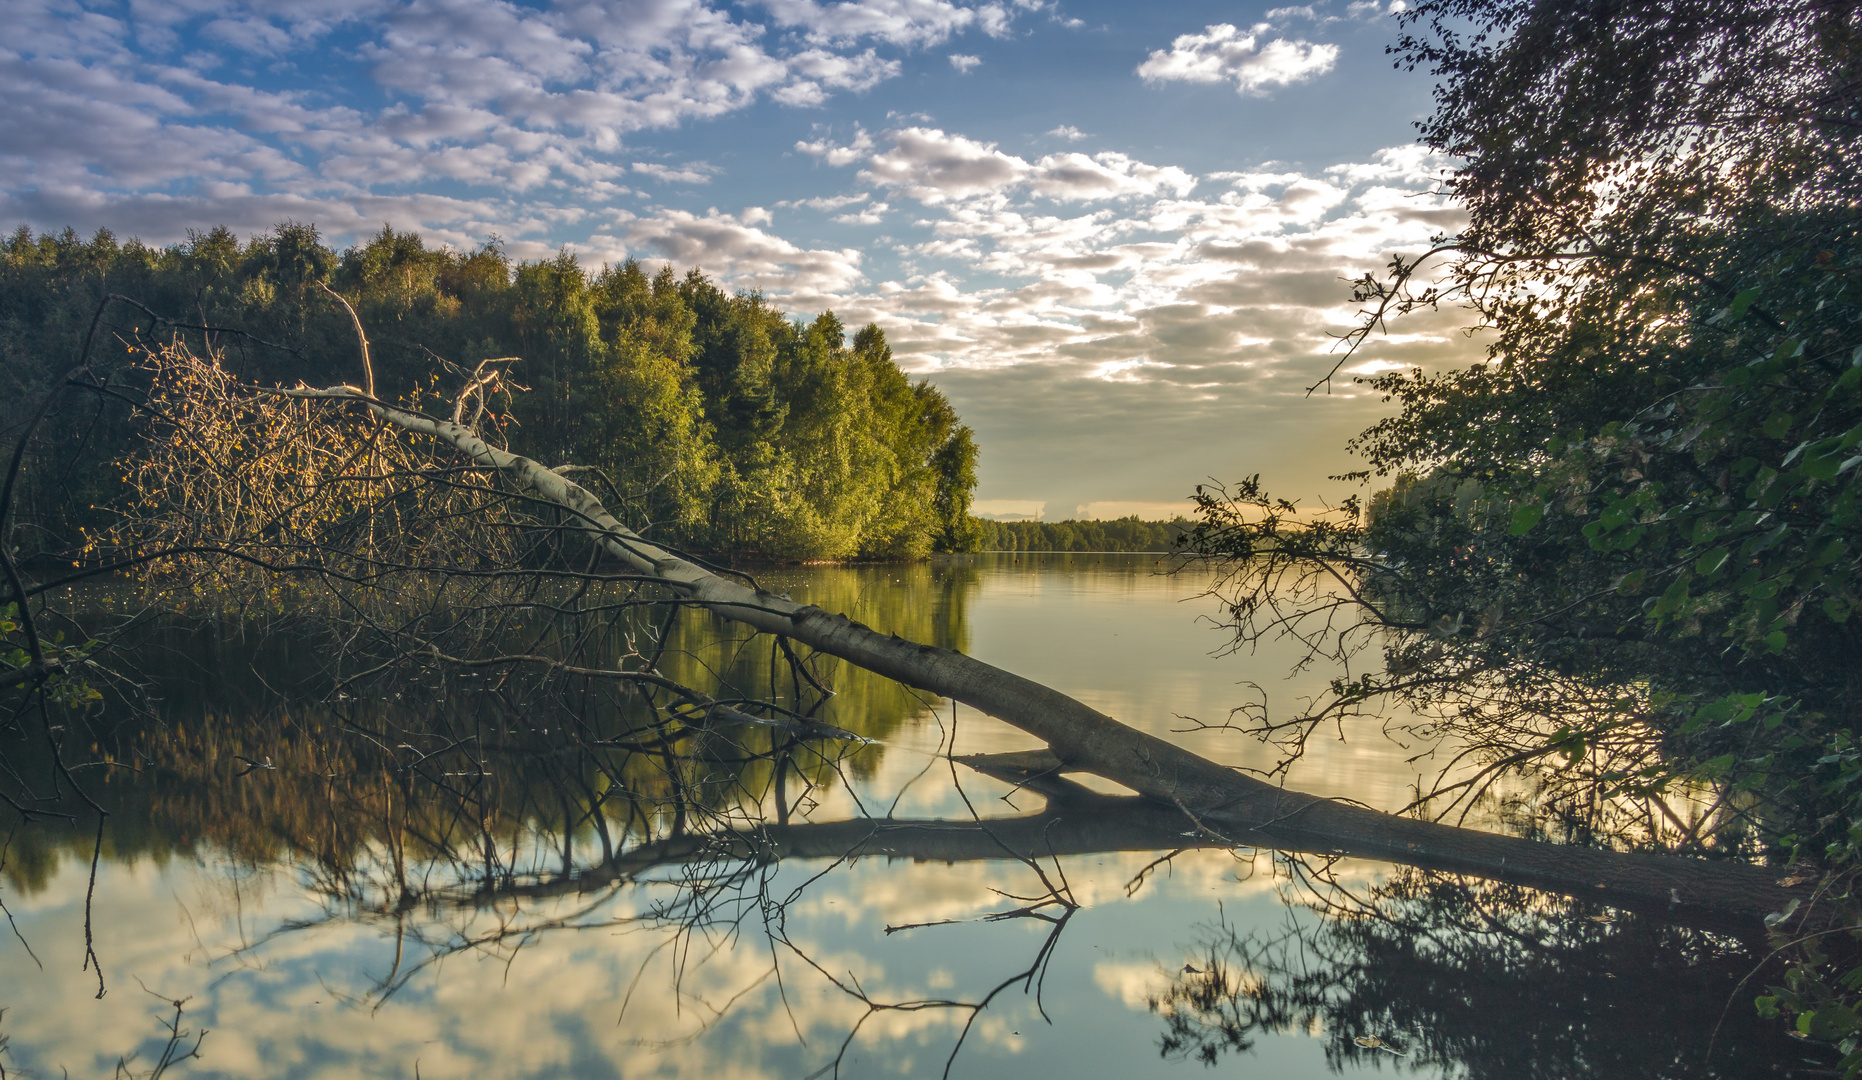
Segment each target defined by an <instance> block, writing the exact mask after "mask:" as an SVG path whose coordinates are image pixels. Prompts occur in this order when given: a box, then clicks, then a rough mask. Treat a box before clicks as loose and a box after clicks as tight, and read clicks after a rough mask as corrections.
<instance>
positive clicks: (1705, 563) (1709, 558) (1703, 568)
mask: <svg viewBox="0 0 1862 1080" xmlns="http://www.w3.org/2000/svg"><path fill="white" fill-rule="evenodd" d="M1728 554H1729V552H1728V551H1727V550H1726V549H1725V548H1723V547H1717V548H1714V549H1713V550H1712V551H1709V552H1707V553H1706V554H1705V555H1702V556H1701V557H1700V560H1699V561H1698V562H1696V563H1695V564H1694V569H1695V570H1696V571H1698V572H1699V573H1700V575H1701V576H1702V577H1708V576H1711V575H1713V574H1717V573H1719V572H1720V567H1722V566H1725V565H1726V557H1727V555H1728Z"/></svg>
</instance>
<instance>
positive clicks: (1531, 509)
mask: <svg viewBox="0 0 1862 1080" xmlns="http://www.w3.org/2000/svg"><path fill="white" fill-rule="evenodd" d="M1544 516H1545V505H1544V504H1543V503H1527V504H1526V505H1524V506H1522V507H1520V508H1518V509H1517V510H1514V511H1513V525H1512V527H1511V528H1510V529H1509V530H1508V531H1509V532H1511V533H1512V534H1513V535H1514V536H1524V535H1526V534H1527V533H1529V532H1531V531H1532V527H1533V526H1534V525H1537V524H1538V523H1539V520H1540V519H1541V518H1543V517H1544Z"/></svg>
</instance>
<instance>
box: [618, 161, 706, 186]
mask: <svg viewBox="0 0 1862 1080" xmlns="http://www.w3.org/2000/svg"><path fill="white" fill-rule="evenodd" d="M629 167H630V168H632V169H633V171H635V172H637V173H640V174H641V175H643V176H650V177H652V178H653V179H655V180H658V181H660V182H661V183H665V184H709V183H711V178H712V176H714V175H715V174H717V173H718V172H719V169H718V167H717V166H715V165H707V164H705V163H704V162H702V161H691V162H687V163H686V164H684V165H660V164H657V163H655V162H650V161H636V162H634V163H633V165H631V166H629Z"/></svg>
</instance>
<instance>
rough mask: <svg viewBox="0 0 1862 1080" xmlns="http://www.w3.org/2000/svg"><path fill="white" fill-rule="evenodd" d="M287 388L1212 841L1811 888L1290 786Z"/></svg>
mask: <svg viewBox="0 0 1862 1080" xmlns="http://www.w3.org/2000/svg"><path fill="white" fill-rule="evenodd" d="M280 393H283V394H286V395H288V396H291V397H296V398H313V399H325V400H348V401H354V402H357V403H358V404H361V405H363V406H364V407H366V408H367V409H368V410H369V411H370V412H371V413H373V414H374V415H376V416H378V417H380V418H381V419H383V420H385V421H387V422H389V423H391V424H394V425H395V426H397V427H399V428H401V429H403V430H406V431H409V432H413V433H416V434H420V435H426V436H429V437H432V438H434V439H436V440H438V441H440V442H442V443H445V444H446V445H448V446H450V447H452V448H453V449H454V450H456V451H457V452H459V453H460V454H462V455H464V456H465V457H466V458H468V459H469V460H471V461H472V462H473V463H474V464H475V465H477V466H479V467H482V468H485V469H487V470H493V471H496V472H498V473H500V474H502V475H504V476H505V477H506V478H507V479H509V480H510V481H512V482H514V483H516V484H517V485H519V486H520V487H522V488H527V489H528V490H529V491H531V492H532V493H534V495H535V496H536V497H537V498H539V499H541V500H542V501H545V502H547V503H549V504H551V505H554V506H556V507H559V508H561V509H562V510H564V511H566V512H567V513H569V514H570V515H571V516H572V518H573V519H574V522H575V526H574V527H575V528H578V529H580V530H581V531H582V532H584V533H585V534H587V536H588V537H589V538H590V539H591V540H592V541H593V542H594V543H596V544H597V545H599V546H600V547H601V548H602V549H604V550H605V551H606V552H607V553H608V554H609V555H611V556H613V557H614V558H616V559H619V560H620V561H621V562H623V563H625V564H626V565H627V566H629V567H630V568H632V569H633V570H635V571H637V572H639V573H641V574H646V575H651V576H653V577H654V578H656V579H657V580H659V581H660V582H662V583H663V584H665V585H666V586H667V587H668V588H670V589H672V590H674V591H676V592H678V593H679V594H681V595H682V596H684V597H686V598H689V599H690V600H693V601H695V602H697V603H699V604H702V605H703V606H705V607H707V608H709V609H710V610H711V611H713V612H716V613H717V614H718V615H721V616H723V617H724V618H727V619H731V620H734V621H736V622H739V623H743V624H745V625H748V626H751V627H754V628H755V629H757V630H761V631H765V632H767V633H771V634H780V635H784V636H787V637H790V638H793V639H795V640H796V641H800V642H803V643H805V644H807V645H809V646H810V647H812V648H814V649H816V650H817V651H819V652H823V653H826V654H828V655H830V656H835V657H838V658H840V659H842V660H845V661H847V662H849V663H852V664H855V665H858V666H859V667H862V668H865V669H867V670H869V671H872V672H875V673H877V674H880V675H884V676H886V677H888V678H891V679H895V680H897V681H899V682H901V683H904V684H906V685H907V686H911V687H914V688H917V689H921V690H926V691H929V692H931V693H933V694H937V695H939V696H942V697H946V698H950V699H952V700H954V701H958V702H961V703H963V704H965V705H968V706H970V707H971V708H973V709H976V710H978V711H980V712H983V713H987V714H988V715H990V716H993V717H995V718H997V719H999V720H1002V721H1004V722H1005V723H1008V724H1011V725H1013V726H1015V727H1017V728H1020V729H1021V730H1023V731H1025V732H1027V733H1029V734H1031V735H1033V736H1035V737H1036V738H1038V739H1040V740H1041V741H1042V742H1044V743H1046V744H1047V746H1048V748H1049V750H1048V753H1047V755H1046V756H1041V755H1034V756H1023V757H1022V759H1021V760H1019V761H1018V762H1016V763H1013V764H1012V765H1011V763H1008V762H998V764H999V765H1000V766H1001V768H1000V769H999V770H998V771H1003V770H1009V771H1013V770H1016V769H1018V770H1019V771H1020V773H1022V774H1024V775H1038V774H1041V773H1047V772H1058V771H1079V772H1091V773H1094V774H1097V775H1099V776H1102V777H1104V778H1106V779H1108V780H1112V781H1115V782H1117V783H1119V784H1123V785H1124V786H1126V787H1128V788H1130V789H1131V790H1133V791H1135V792H1137V793H1138V794H1140V795H1142V796H1145V797H1146V798H1149V799H1151V800H1154V801H1156V802H1158V803H1161V804H1163V805H1164V806H1167V807H1172V808H1174V809H1175V810H1176V811H1177V812H1178V813H1180V814H1182V815H1184V817H1185V819H1186V820H1187V822H1188V823H1190V824H1192V825H1193V826H1194V828H1195V829H1196V830H1197V831H1199V832H1200V833H1203V834H1205V835H1207V836H1208V837H1209V838H1211V839H1213V840H1218V841H1227V842H1233V843H1236V844H1241V843H1248V842H1255V841H1243V840H1241V839H1239V838H1238V837H1236V836H1232V835H1231V833H1233V832H1234V831H1236V830H1252V831H1254V832H1256V833H1258V834H1259V835H1260V836H1261V837H1264V838H1267V839H1269V840H1272V841H1273V842H1274V843H1277V844H1285V845H1288V846H1290V847H1294V848H1298V849H1301V850H1316V851H1336V852H1340V853H1347V852H1348V853H1350V854H1353V855H1358V856H1363V857H1368V858H1378V859H1387V860H1390V861H1395V862H1405V863H1412V864H1419V865H1420V864H1426V865H1429V866H1432V867H1434V868H1437V869H1442V870H1450V871H1455V872H1461V873H1470V874H1476V875H1480V876H1485V877H1494V878H1501V879H1504V880H1508V881H1513V882H1518V883H1521V884H1526V885H1531V886H1534V887H1537V888H1542V889H1548V890H1552V891H1556V892H1562V893H1567V894H1570V895H1574V896H1583V897H1586V898H1594V899H1597V900H1600V901H1604V902H1608V903H1620V904H1623V905H1625V906H1631V905H1633V906H1636V907H1639V908H1643V909H1647V908H1648V907H1650V906H1651V905H1655V906H1663V905H1665V906H1667V907H1670V908H1674V909H1678V910H1695V911H1717V912H1723V913H1728V914H1736V915H1745V916H1753V917H1757V916H1760V915H1763V914H1765V913H1767V912H1772V911H1778V910H1782V909H1783V908H1784V906H1785V905H1787V904H1788V903H1790V901H1791V900H1792V899H1793V898H1796V897H1800V896H1803V895H1805V893H1806V890H1795V891H1794V890H1792V889H1789V888H1786V887H1783V886H1780V885H1778V884H1777V883H1776V882H1775V881H1774V880H1773V877H1774V874H1773V873H1772V872H1769V871H1767V870H1765V869H1764V868H1762V867H1752V866H1745V865H1734V864H1727V863H1717V862H1707V861H1704V860H1698V859H1686V858H1679V857H1673V856H1662V855H1647V854H1625V853H1620V852H1612V851H1603V850H1598V849H1594V848H1580V847H1571V846H1565V845H1557V844H1548V843H1543V842H1539V841H1532V840H1523V839H1519V838H1517V837H1509V836H1502V835H1498V834H1495V833H1487V832H1480V831H1477V830H1473V829H1463V828H1457V827H1454V826H1450V825H1442V824H1437V823H1434V822H1427V821H1419V820H1416V819H1413V818H1404V817H1398V816H1396V815H1393V814H1386V813H1382V812H1379V811H1375V810H1370V809H1367V808H1364V807H1360V806H1354V805H1351V804H1348V803H1342V802H1338V801H1336V800H1332V799H1325V798H1320V797H1318V796H1315V795H1308V794H1304V793H1301V792H1295V791H1288V790H1286V789H1284V788H1281V787H1277V786H1275V785H1273V784H1269V783H1267V782H1265V781H1262V780H1259V779H1256V778H1254V777H1250V776H1246V775H1243V774H1241V773H1238V772H1236V771H1234V770H1232V769H1228V768H1225V767H1223V766H1221V765H1218V764H1216V763H1215V762H1212V761H1210V760H1208V759H1207V758H1203V757H1201V756H1199V755H1197V754H1194V753H1191V752H1190V751H1188V750H1185V749H1183V748H1182V747H1179V746H1176V745H1174V744H1172V743H1169V742H1166V741H1164V740H1163V739H1159V738H1157V737H1156V736H1153V735H1149V734H1146V733H1144V732H1142V731H1138V730H1136V729H1134V728H1131V727H1127V726H1126V725H1124V724H1121V723H1119V722H1118V721H1117V720H1114V719H1113V718H1111V717H1109V716H1107V715H1105V714H1104V713H1101V712H1099V711H1098V710H1096V709H1092V708H1089V707H1088V706H1086V705H1084V704H1082V703H1080V702H1078V701H1075V700H1074V699H1073V698H1070V697H1068V696H1067V695H1065V694H1062V693H1060V692H1059V691H1057V690H1054V689H1052V688H1050V687H1047V686H1043V685H1041V684H1040V683H1037V682H1033V681H1032V680H1029V679H1024V678H1022V677H1021V676H1019V675H1015V674H1012V673H1010V672H1007V671H1003V670H1001V669H999V668H996V667H993V666H991V665H989V664H985V663H983V662H982V661H980V660H976V659H974V658H972V657H969V656H965V655H963V654H962V653H959V652H956V651H954V650H951V649H942V648H936V647H933V646H930V645H921V644H918V643H916V642H912V641H907V640H904V639H902V638H899V637H897V636H896V635H887V634H882V633H880V632H878V631H876V630H873V629H872V628H870V627H867V626H863V625H861V624H860V623H857V622H854V621H852V620H850V619H848V618H847V617H845V616H844V615H837V614H833V613H830V612H827V611H823V610H822V609H820V608H817V607H814V606H812V605H803V604H797V603H795V602H794V601H792V600H790V599H789V598H788V597H786V596H779V595H776V594H774V593H770V592H766V591H762V590H758V589H753V588H751V587H749V586H746V585H743V584H740V583H739V582H736V581H733V580H731V579H729V578H727V577H724V576H722V575H719V574H716V573H713V572H712V571H710V570H707V569H705V568H704V567H702V566H699V565H698V564H697V563H694V562H692V561H691V560H689V559H685V558H682V557H680V556H678V555H676V554H674V553H672V552H670V551H667V550H666V549H664V548H662V547H660V546H658V545H656V544H654V543H652V542H651V541H648V540H646V539H644V538H643V537H641V536H639V535H638V534H636V533H634V532H633V531H632V530H630V529H628V528H627V527H626V526H624V525H622V524H621V523H620V522H619V521H618V520H616V519H615V517H614V516H613V515H612V514H610V513H609V512H608V510H607V509H606V507H604V506H603V505H602V503H601V501H600V500H599V499H597V498H596V497H595V496H594V495H593V494H592V493H591V492H589V491H588V490H587V489H585V488H583V487H582V486H581V485H579V484H576V483H575V482H573V481H571V480H570V479H569V478H568V477H567V476H565V475H563V474H562V473H559V472H557V471H554V470H551V469H549V468H547V467H545V466H544V465H542V464H541V463H539V462H537V461H534V460H532V459H530V458H527V457H523V456H522V455H519V454H513V453H510V452H509V451H506V450H502V449H499V448H497V447H495V446H492V445H491V444H490V443H488V442H486V441H485V440H484V439H483V438H482V437H480V435H479V434H478V432H477V431H475V430H474V429H473V428H471V427H470V426H468V425H466V424H463V423H457V422H451V421H446V420H441V419H436V418H434V417H431V416H426V415H422V414H419V413H414V412H409V411H407V410H404V409H399V408H395V407H394V406H391V405H388V404H386V403H384V402H382V401H379V400H377V399H375V398H374V397H372V396H371V395H369V394H368V393H367V392H365V391H363V390H359V389H357V388H355V387H352V386H338V387H331V388H328V389H323V390H316V389H310V388H300V389H297V390H290V391H280Z"/></svg>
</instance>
